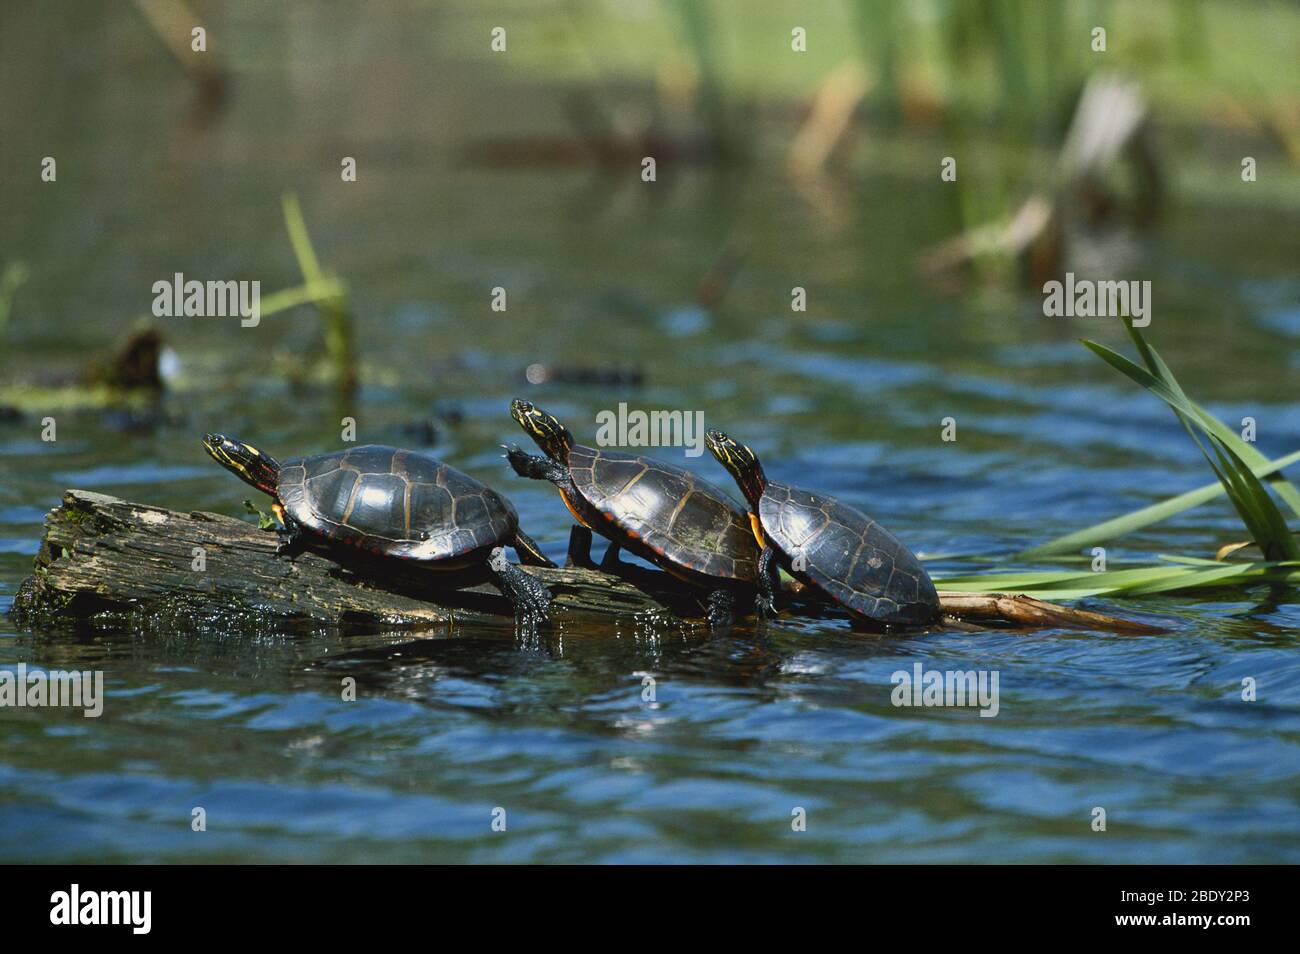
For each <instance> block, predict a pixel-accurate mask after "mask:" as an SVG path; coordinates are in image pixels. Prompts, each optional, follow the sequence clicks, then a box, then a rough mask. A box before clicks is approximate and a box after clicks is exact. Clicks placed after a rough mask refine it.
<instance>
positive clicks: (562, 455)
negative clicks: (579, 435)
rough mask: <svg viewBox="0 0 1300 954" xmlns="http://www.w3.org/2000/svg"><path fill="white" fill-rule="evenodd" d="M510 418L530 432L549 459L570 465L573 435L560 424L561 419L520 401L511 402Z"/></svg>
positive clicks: (529, 434)
mask: <svg viewBox="0 0 1300 954" xmlns="http://www.w3.org/2000/svg"><path fill="white" fill-rule="evenodd" d="M510 416H511V417H513V418H514V419H515V423H516V424H518V425H519V426H520V427H522V428H523V429H524V430H525V431H527V432H528V436H529V437H531V438H532V439H533V440H535V441H536V442H537V446H538V447H540V448H541V449H542V451H543V452H544V453H545V454H546V456H547V457H549V458H550V459H551V460H553V461H555V462H556V463H558V464H566V465H567V464H568V463H569V448H571V447H572V446H573V435H572V434H571V433H569V429H568V428H567V427H565V426H564V425H563V424H561V423H560V421H559V418H557V417H555V416H554V415H551V414H547V413H546V412H545V411H543V410H542V409H541V408H540V407H533V405H531V404H529V403H528V402H527V401H519V400H515V401H511V402H510Z"/></svg>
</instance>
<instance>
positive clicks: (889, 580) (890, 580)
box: [758, 481, 939, 624]
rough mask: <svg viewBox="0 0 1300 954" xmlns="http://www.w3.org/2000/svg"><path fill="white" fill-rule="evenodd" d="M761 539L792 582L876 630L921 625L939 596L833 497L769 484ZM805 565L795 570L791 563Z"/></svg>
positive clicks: (889, 538) (912, 564) (907, 558)
mask: <svg viewBox="0 0 1300 954" xmlns="http://www.w3.org/2000/svg"><path fill="white" fill-rule="evenodd" d="M758 515H759V519H760V521H761V524H762V528H763V534H764V536H766V537H767V540H768V542H769V543H770V544H771V545H773V546H775V547H776V548H777V549H778V550H779V551H781V553H782V555H783V556H784V557H785V559H784V560H783V561H782V562H783V563H784V564H786V565H787V567H789V568H790V569H791V572H792V573H793V574H794V576H795V577H796V578H798V579H800V580H801V581H802V582H804V583H808V584H811V585H812V586H815V587H817V588H818V589H820V590H821V591H822V592H824V593H826V594H827V595H828V596H830V597H831V598H832V599H834V600H835V601H836V602H838V603H840V604H842V605H844V606H846V607H847V608H848V609H850V610H852V611H854V612H857V613H860V614H862V615H863V616H866V617H869V618H871V619H873V620H878V621H879V622H882V623H909V624H915V623H927V622H930V621H931V620H933V619H935V618H937V617H938V615H939V595H938V593H936V592H935V589H934V583H933V582H932V581H931V580H930V575H929V574H928V573H926V572H925V569H924V568H923V567H922V566H921V561H920V560H918V559H917V558H916V556H915V555H914V554H913V553H912V551H911V550H909V549H907V547H905V546H904V545H903V544H902V543H900V542H899V541H898V539H897V538H896V537H895V536H894V535H893V534H892V533H890V532H889V531H888V530H886V529H885V528H884V527H882V526H880V524H878V523H876V522H875V521H874V520H872V519H871V518H870V517H868V516H867V515H866V514H864V513H862V512H861V511H859V510H856V509H855V508H853V507H850V506H849V505H848V504H845V503H841V502H840V501H838V500H836V499H835V498H834V497H828V496H826V495H825V494H816V493H812V492H811V491H807V490H801V489H800V488H798V487H791V486H789V485H787V484H782V483H778V482H776V481H768V483H767V487H766V489H765V490H764V492H763V496H762V498H761V499H760V500H759V512H758ZM798 556H802V557H803V558H804V563H805V568H804V569H803V570H802V571H800V570H798V569H794V568H793V566H792V564H793V563H794V562H795V558H796V557H798Z"/></svg>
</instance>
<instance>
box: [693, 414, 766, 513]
mask: <svg viewBox="0 0 1300 954" xmlns="http://www.w3.org/2000/svg"><path fill="white" fill-rule="evenodd" d="M704 442H705V443H706V444H708V445H709V453H711V454H712V455H713V456H714V457H716V458H717V459H718V463H719V464H721V465H722V466H723V467H725V468H727V470H728V471H730V472H731V476H732V477H734V478H736V483H737V484H739V485H740V489H741V491H742V492H743V493H744V494H745V499H746V500H748V501H749V504H750V506H751V507H753V508H754V509H755V510H757V509H758V501H759V498H760V497H762V496H763V488H764V487H766V486H767V476H766V475H765V474H764V473H763V465H762V464H760V463H759V462H758V458H757V457H756V456H754V452H753V451H752V450H750V449H749V448H748V447H746V446H745V445H744V444H741V443H739V442H738V441H735V440H733V439H732V438H730V437H728V436H727V435H726V434H724V433H722V431H709V432H708V433H707V434H705V435H704Z"/></svg>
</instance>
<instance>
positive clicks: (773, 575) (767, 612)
mask: <svg viewBox="0 0 1300 954" xmlns="http://www.w3.org/2000/svg"><path fill="white" fill-rule="evenodd" d="M756 582H757V583H758V598H757V599H756V600H755V601H754V608H755V609H756V610H757V611H758V615H759V617H760V618H761V619H775V618H776V591H777V590H778V589H780V587H781V570H780V568H779V567H778V566H777V564H776V550H774V549H772V548H771V547H763V552H762V553H761V554H759V557H758V579H757V581H756Z"/></svg>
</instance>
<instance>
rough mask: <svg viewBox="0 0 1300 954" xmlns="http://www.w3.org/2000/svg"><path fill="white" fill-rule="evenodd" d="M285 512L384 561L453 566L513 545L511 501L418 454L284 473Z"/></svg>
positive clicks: (322, 460)
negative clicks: (461, 559)
mask: <svg viewBox="0 0 1300 954" xmlns="http://www.w3.org/2000/svg"><path fill="white" fill-rule="evenodd" d="M277 492H278V495H279V499H280V504H281V505H282V506H283V507H284V509H285V511H286V512H287V513H288V514H289V516H290V517H292V518H293V519H294V520H296V521H297V522H298V523H300V524H302V525H303V526H304V527H306V528H307V529H309V530H313V531H315V532H316V533H319V534H321V535H323V536H326V537H329V538H330V539H331V540H336V541H338V542H340V543H346V544H350V545H352V546H357V547H361V548H362V549H364V550H369V551H370V552H371V553H375V554H379V555H381V556H392V557H399V558H401V559H406V560H450V559H454V558H456V557H460V556H464V555H466V554H468V553H472V552H474V551H476V550H482V549H484V548H487V547H492V546H497V545H500V544H504V543H510V542H511V541H512V540H513V539H514V534H515V529H516V528H517V527H518V525H519V518H518V516H517V515H516V513H515V509H514V507H512V506H511V505H510V501H508V500H506V499H505V498H504V497H502V496H501V495H500V494H498V493H497V492H496V491H494V490H492V488H490V487H487V486H485V485H484V484H481V483H479V482H478V481H477V480H475V479H474V478H473V477H470V476H469V475H468V474H463V473H461V472H460V471H458V470H457V469H456V468H454V467H451V466H449V465H448V464H444V463H443V462H442V461H440V460H437V459H436V458H433V457H429V456H427V455H425V454H417V453H415V452H414V451H408V450H400V449H399V448H396V447H384V446H381V445H378V444H368V445H366V446H364V447H356V448H352V449H350V450H346V451H339V452H337V453H334V454H321V455H319V456H316V457H295V458H293V459H292V460H288V461H285V462H284V463H283V464H282V465H281V466H280V481H279V484H278V486H277Z"/></svg>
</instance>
